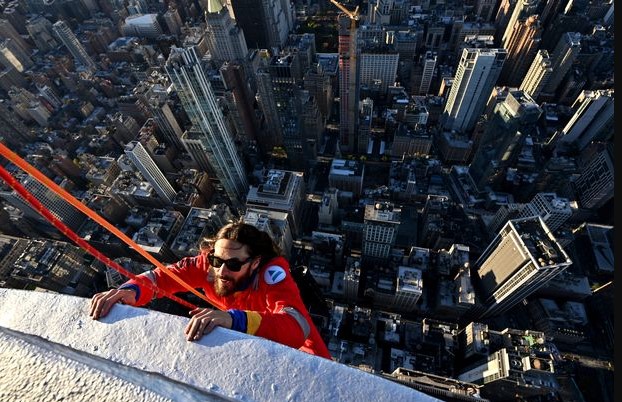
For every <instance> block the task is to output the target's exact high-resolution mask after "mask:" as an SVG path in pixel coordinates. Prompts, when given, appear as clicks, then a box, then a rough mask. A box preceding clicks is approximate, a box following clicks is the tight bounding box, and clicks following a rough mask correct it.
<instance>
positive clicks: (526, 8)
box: [501, 0, 541, 49]
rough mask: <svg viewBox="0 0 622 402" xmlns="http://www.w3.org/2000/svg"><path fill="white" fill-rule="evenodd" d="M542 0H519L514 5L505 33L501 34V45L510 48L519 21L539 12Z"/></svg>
mask: <svg viewBox="0 0 622 402" xmlns="http://www.w3.org/2000/svg"><path fill="white" fill-rule="evenodd" d="M540 1H541V0H517V1H516V5H515V6H514V8H513V10H512V13H511V15H510V18H509V20H508V23H507V25H506V27H505V30H504V32H503V35H502V36H501V47H503V48H504V49H507V48H508V44H509V43H510V40H511V37H512V36H513V34H514V30H516V29H517V28H518V27H519V24H517V22H519V21H521V20H526V19H527V18H528V17H529V16H531V15H533V14H537V13H538V7H539V6H540Z"/></svg>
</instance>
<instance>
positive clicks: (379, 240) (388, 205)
mask: <svg viewBox="0 0 622 402" xmlns="http://www.w3.org/2000/svg"><path fill="white" fill-rule="evenodd" d="M401 213H402V210H401V208H398V207H396V206H395V205H394V204H393V203H392V202H386V201H385V202H377V203H375V204H369V205H366V206H365V217H364V220H363V222H364V228H363V249H362V250H361V251H362V258H363V259H364V260H366V261H370V260H371V261H373V260H380V261H384V260H387V259H388V258H389V255H390V253H391V249H392V248H393V247H394V246H395V240H396V239H397V231H398V228H399V226H400V223H401V221H400V220H401Z"/></svg>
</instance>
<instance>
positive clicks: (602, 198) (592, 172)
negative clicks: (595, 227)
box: [574, 143, 614, 219]
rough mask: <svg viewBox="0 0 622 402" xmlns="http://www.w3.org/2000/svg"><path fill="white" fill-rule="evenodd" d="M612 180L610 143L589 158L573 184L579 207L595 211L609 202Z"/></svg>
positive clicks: (612, 168)
mask: <svg viewBox="0 0 622 402" xmlns="http://www.w3.org/2000/svg"><path fill="white" fill-rule="evenodd" d="M613 179H614V166H613V143H610V144H608V145H607V146H606V147H605V149H603V150H601V151H600V152H598V153H597V154H596V155H594V157H592V158H591V160H590V162H589V163H588V164H587V165H585V166H584V167H583V169H582V170H581V175H580V176H579V177H578V178H577V179H576V180H575V182H574V189H575V193H576V194H577V196H578V198H579V203H580V205H581V207H583V208H590V209H596V208H600V207H602V206H603V205H604V204H605V203H606V202H607V201H609V200H611V199H612V198H613V193H614V185H613V181H614V180H613ZM612 219H613V217H612Z"/></svg>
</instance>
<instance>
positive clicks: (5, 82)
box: [0, 65, 28, 93]
mask: <svg viewBox="0 0 622 402" xmlns="http://www.w3.org/2000/svg"><path fill="white" fill-rule="evenodd" d="M27 86H28V81H26V78H25V77H24V75H23V74H21V73H20V72H19V71H17V70H16V69H15V67H3V66H2V65H0V89H2V90H3V91H4V92H5V93H8V92H9V91H10V90H11V89H12V88H13V87H16V88H25V87H27Z"/></svg>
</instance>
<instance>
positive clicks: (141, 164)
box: [125, 141, 177, 204]
mask: <svg viewBox="0 0 622 402" xmlns="http://www.w3.org/2000/svg"><path fill="white" fill-rule="evenodd" d="M125 154H126V155H127V156H128V157H129V158H130V160H131V161H132V163H133V164H134V166H136V168H137V169H138V170H139V171H140V173H141V174H142V175H143V177H144V178H145V179H146V180H147V181H148V182H149V183H150V184H151V185H152V186H153V189H154V190H155V191H156V193H158V195H159V196H160V198H162V200H164V201H165V202H167V203H169V204H172V203H173V200H174V199H175V195H176V194H177V193H176V192H175V189H173V186H171V183H170V182H169V181H168V179H167V178H166V177H165V176H164V173H162V171H161V170H160V168H158V165H156V163H155V162H154V161H153V158H151V156H150V155H149V153H148V152H147V150H146V149H145V147H144V146H143V144H141V143H140V142H139V141H132V142H130V143H128V144H127V145H126V146H125Z"/></svg>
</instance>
